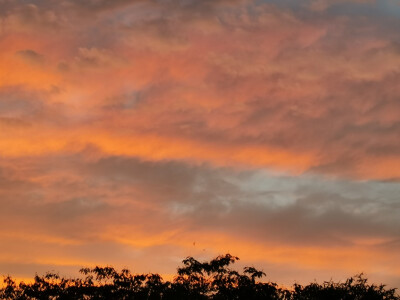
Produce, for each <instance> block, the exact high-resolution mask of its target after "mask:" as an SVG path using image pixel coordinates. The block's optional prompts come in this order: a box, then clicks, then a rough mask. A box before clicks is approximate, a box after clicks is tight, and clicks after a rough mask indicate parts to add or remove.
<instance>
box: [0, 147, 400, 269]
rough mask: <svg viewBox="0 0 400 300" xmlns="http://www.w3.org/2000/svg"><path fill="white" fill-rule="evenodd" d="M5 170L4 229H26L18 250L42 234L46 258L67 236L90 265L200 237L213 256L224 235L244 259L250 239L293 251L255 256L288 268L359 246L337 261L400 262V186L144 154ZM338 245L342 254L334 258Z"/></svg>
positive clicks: (56, 160)
mask: <svg viewBox="0 0 400 300" xmlns="http://www.w3.org/2000/svg"><path fill="white" fill-rule="evenodd" d="M99 155H100V156H99ZM1 166H2V168H1V170H2V172H1V174H2V176H1V177H0V181H1V182H2V183H3V184H4V187H6V186H7V188H1V189H0V191H1V199H2V200H1V202H2V203H1V205H2V211H1V218H0V219H1V223H2V224H3V225H2V228H3V230H2V231H1V234H2V235H7V234H12V236H15V237H14V238H12V237H11V236H9V237H8V238H7V239H8V240H9V247H14V246H12V245H15V247H17V246H16V245H18V244H16V243H17V239H18V240H21V241H23V240H27V239H28V240H30V239H34V241H30V242H29V243H34V245H35V246H34V247H35V249H38V251H40V250H39V249H42V246H40V243H41V241H43V243H45V244H46V245H48V246H46V247H50V248H49V251H51V250H50V249H53V250H52V251H55V252H54V253H53V254H52V255H51V256H50V257H53V259H47V260H46V259H45V256H43V255H40V256H39V258H38V259H37V260H35V262H36V263H37V262H41V263H46V264H48V263H50V262H51V261H52V263H55V261H56V260H55V258H56V257H63V256H64V255H66V252H65V251H66V250H64V249H63V248H59V247H60V244H65V245H67V246H63V247H64V248H65V247H67V248H70V250H69V251H72V253H70V254H69V255H67V256H66V257H67V258H66V259H67V260H68V257H70V258H71V260H72V261H74V262H73V263H74V264H79V263H80V262H83V261H85V260H86V261H88V262H89V261H90V262H94V260H93V258H92V259H89V258H88V256H87V253H96V256H95V257H97V261H100V262H102V261H105V260H106V259H108V260H109V261H107V263H114V260H113V258H112V257H111V256H109V255H108V254H107V253H105V252H102V251H100V252H99V251H97V250H96V247H97V246H96V245H97V244H98V243H103V244H104V247H106V248H108V247H111V248H113V249H114V248H115V249H116V250H115V251H117V252H119V251H122V252H124V253H125V251H127V250H124V249H132V250H131V251H138V253H141V254H140V255H139V254H138V255H139V256H142V255H144V253H146V252H147V251H148V250H149V249H151V248H153V247H172V245H175V246H176V248H175V250H172V249H171V250H169V252H168V253H170V254H171V255H172V254H173V255H175V256H176V257H179V255H182V253H185V251H187V250H185V249H189V248H190V245H192V242H193V241H196V243H197V244H198V245H199V247H202V248H201V249H203V248H204V249H207V251H208V252H207V253H208V254H209V255H213V254H215V253H218V252H219V251H221V247H222V244H220V243H219V242H217V241H223V244H224V246H223V249H224V251H228V250H229V249H230V250H229V251H234V250H235V251H237V252H238V255H239V254H240V255H241V256H243V255H245V256H246V255H250V252H251V251H250V250H249V249H248V248H246V247H245V246H243V247H239V246H238V241H242V242H241V244H243V245H257V247H256V248H257V249H259V250H257V251H267V252H268V251H272V249H282V251H283V252H282V255H279V254H278V253H275V254H274V252H273V251H272V252H271V256H270V257H269V258H267V257H264V258H263V259H261V256H259V255H258V254H254V255H255V256H254V257H253V258H252V259H259V260H262V261H264V262H265V263H272V264H277V266H280V265H281V264H284V260H285V258H284V253H285V255H290V256H292V257H293V260H296V259H298V260H299V261H298V262H294V261H292V260H290V261H292V263H293V268H300V267H304V264H306V263H307V264H309V266H311V267H312V268H315V269H316V270H318V269H323V268H331V267H333V265H332V264H331V263H329V262H328V261H329V259H332V258H333V257H335V256H337V255H339V254H338V253H340V251H343V253H351V252H352V251H355V249H358V250H357V251H359V254H358V257H357V259H355V261H354V262H353V263H352V262H351V261H348V260H347V259H346V260H345V261H343V262H342V263H341V264H339V265H338V262H336V261H335V264H337V266H340V267H339V269H340V270H341V271H340V272H343V270H348V269H356V268H358V267H360V266H363V268H364V271H371V272H372V271H373V268H374V267H376V266H377V264H380V265H381V267H384V266H386V264H387V262H383V261H382V259H380V258H375V259H372V260H371V258H372V257H373V255H374V253H376V251H379V253H381V254H382V255H385V256H386V257H388V259H389V258H390V260H391V264H398V263H399V262H398V261H397V260H396V256H395V254H394V253H392V250H393V247H396V246H395V245H396V244H393V243H395V241H396V240H397V239H398V236H399V234H400V232H399V231H398V229H397V228H399V226H398V225H399V224H397V223H398V220H399V216H398V211H399V209H398V203H397V195H398V192H399V191H398V189H399V186H398V184H397V183H382V182H381V183H380V182H353V181H343V180H341V181H340V180H339V181H332V180H324V179H321V178H318V177H315V176H314V177H313V176H301V177H292V176H286V175H278V174H270V173H266V172H265V171H262V170H260V171H249V170H248V171H244V170H241V171H239V170H234V169H230V168H217V169H216V168H214V167H211V166H207V165H197V166H196V165H191V164H184V163H182V162H177V161H160V162H151V161H141V160H139V159H136V158H127V157H108V156H104V155H102V154H101V153H97V154H96V152H93V150H88V151H87V152H85V153H81V154H74V155H67V156H62V155H54V156H51V157H42V158H40V159H38V158H35V159H33V158H31V159H28V158H24V159H22V158H17V159H13V160H12V161H6V160H3V161H1ZM6 224H8V225H7V226H6ZM5 228H12V229H10V230H11V232H10V230H5ZM27 228H29V229H27ZM17 237H18V238H17ZM388 243H392V247H391V248H388V247H387V246H386V245H387V244H388ZM249 247H250V246H249ZM332 247H334V248H336V249H340V251H339V250H338V251H339V252H337V253H336V254H335V253H334V252H331V251H330V250H329V249H331V248H332ZM7 249H11V248H7ZM7 249H3V250H2V251H3V252H2V253H3V255H5V254H6V253H10V252H7V251H8V250H7ZM72 249H73V250H72ZM201 249H200V252H201ZM262 249H264V250H262ZM267 249H270V250H267ZM306 249H309V250H306ZM317 249H319V250H317ZM390 249H392V250H390ZM113 251H114V250H113ZM274 251H275V250H274ZM306 251H316V253H319V254H318V256H319V257H320V258H321V259H322V260H324V261H325V262H324V263H323V264H319V263H318V262H315V261H314V262H313V261H312V260H310V258H307V259H306V258H305V255H306V254H305V253H306ZM320 251H322V252H320ZM324 251H327V252H326V254H323V253H324ZM19 252H20V251H18V252H17V253H19ZM45 253H47V252H45ZM16 255H17V254H15V255H14V256H13V257H14V259H16V257H17V256H16ZM21 255H22V254H21ZM46 255H47V254H46ZM340 255H344V256H345V255H347V254H340ZM29 257H31V256H29ZM123 257H126V256H123ZM379 257H381V256H379ZM295 258H296V259H295ZM303 258H304V259H306V260H305V261H304V263H300V261H301V259H303ZM110 259H111V261H110ZM247 259H248V258H247ZM115 263H122V261H121V260H115ZM170 266H171V267H172V266H173V265H172V263H171V265H170ZM173 267H175V266H173ZM167 269H168V268H167ZM172 271H173V270H171V269H169V271H168V272H172ZM340 272H339V271H338V273H337V274H339V273H340ZM341 274H343V273H341Z"/></svg>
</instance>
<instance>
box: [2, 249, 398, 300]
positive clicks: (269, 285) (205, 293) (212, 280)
mask: <svg viewBox="0 0 400 300" xmlns="http://www.w3.org/2000/svg"><path fill="white" fill-rule="evenodd" d="M238 259H239V258H238V257H235V256H232V255H230V254H225V255H222V256H218V257H216V258H215V259H213V260H211V261H209V262H199V261H197V260H196V259H194V258H193V257H187V258H186V259H184V260H183V266H181V267H179V268H178V269H177V275H176V276H175V278H174V280H172V282H170V281H164V280H163V279H162V277H161V276H160V275H158V274H132V273H131V272H130V271H129V270H126V269H123V270H121V271H120V272H118V271H117V270H115V269H114V268H112V267H109V266H107V267H95V268H83V269H81V270H80V273H81V274H82V275H83V276H82V277H81V278H62V277H60V276H59V275H58V274H55V273H47V274H45V275H44V276H41V277H40V276H38V275H36V276H35V277H34V282H33V283H29V284H27V283H24V282H21V283H20V284H18V285H17V284H16V282H15V281H14V280H13V279H12V278H11V277H10V276H6V277H4V287H3V288H1V289H0V299H20V300H28V299H29V300H34V299H40V300H42V299H59V300H63V299H135V300H136V299H137V300H141V299H146V300H173V299H174V300H179V299H194V300H196V299H199V300H202V299H215V300H228V299H229V300H231V299H232V300H234V299H246V300H253V299H254V300H255V299H282V300H324V299H327V300H331V299H332V300H333V299H334V300H400V297H399V296H398V295H396V291H395V289H386V288H385V286H384V285H375V284H371V285H370V284H368V281H367V279H366V278H364V276H363V274H360V275H356V276H354V277H351V278H349V279H347V280H346V281H345V282H342V283H340V282H338V283H335V282H333V281H329V282H324V283H323V284H318V283H310V284H309V285H306V286H302V285H300V284H295V285H294V286H293V288H292V289H284V288H280V287H278V285H277V284H276V283H273V282H261V281H259V280H260V279H261V278H262V277H264V276H265V273H264V272H263V271H260V270H258V269H256V268H254V267H245V268H244V269H243V272H242V273H239V272H238V271H235V270H232V269H231V268H230V265H231V264H233V263H234V262H235V261H237V260H238Z"/></svg>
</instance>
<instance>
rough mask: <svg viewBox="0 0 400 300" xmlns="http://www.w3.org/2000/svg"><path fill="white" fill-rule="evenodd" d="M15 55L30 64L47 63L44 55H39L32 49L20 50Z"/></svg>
mask: <svg viewBox="0 0 400 300" xmlns="http://www.w3.org/2000/svg"><path fill="white" fill-rule="evenodd" d="M15 54H16V55H17V56H19V57H21V58H22V59H24V60H25V61H27V62H29V63H33V64H37V65H43V64H44V62H45V59H44V56H43V55H42V54H39V53H37V52H35V51H33V50H31V49H27V50H20V51H17V52H16V53H15Z"/></svg>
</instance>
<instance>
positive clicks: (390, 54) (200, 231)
mask: <svg viewBox="0 0 400 300" xmlns="http://www.w3.org/2000/svg"><path fill="white" fill-rule="evenodd" d="M0 5H1V9H0V14H1V18H2V29H1V39H0V49H1V50H0V52H1V55H0V155H1V158H0V199H1V200H0V204H1V207H2V210H1V211H0V216H1V218H0V223H1V225H2V226H1V228H3V229H2V230H1V231H0V235H1V236H2V237H3V238H4V241H5V242H4V243H5V244H6V245H7V247H6V248H4V249H2V250H0V262H1V263H2V264H3V265H5V262H6V261H10V263H11V264H12V265H13V266H15V267H16V268H19V267H18V266H20V267H21V259H23V258H24V259H26V260H27V262H26V268H27V270H31V269H32V266H35V267H36V266H38V265H43V266H59V265H73V266H75V265H80V264H84V263H105V264H107V263H116V264H123V263H124V261H129V262H128V263H130V261H138V262H139V264H140V267H141V268H144V269H143V270H144V271H147V270H145V268H146V263H148V262H149V261H154V256H157V257H158V258H157V259H159V261H160V262H162V261H163V260H164V259H165V261H166V262H167V263H166V265H165V267H164V265H163V266H162V268H163V269H162V271H163V272H164V271H165V272H166V273H168V272H169V273H171V272H173V271H174V269H172V268H175V266H176V265H177V263H178V262H179V260H180V259H181V258H182V257H185V256H187V255H192V254H193V255H199V257H204V258H207V257H210V256H213V255H214V254H217V253H220V252H221V251H222V252H227V251H231V252H232V253H233V254H235V255H238V256H241V257H242V258H243V259H244V260H245V261H246V262H255V263H256V262H261V263H262V264H263V266H266V267H267V266H268V267H271V268H273V270H271V272H276V274H281V273H282V272H280V271H279V270H282V268H283V269H284V270H287V271H288V274H298V272H301V271H302V272H303V271H304V272H305V274H308V275H307V276H309V278H310V280H313V278H314V277H312V276H314V275H311V273H312V272H311V271H315V272H318V274H328V275H327V276H331V275H332V274H331V272H330V270H333V271H332V272H334V273H335V275H337V276H348V275H351V274H352V273H353V272H354V273H355V272H358V271H362V269H364V271H370V272H372V273H373V276H375V277H374V278H382V276H383V277H384V278H385V279H388V280H391V282H395V281H396V280H397V279H398V278H399V274H398V272H397V271H394V268H393V267H394V266H398V265H399V261H398V258H397V256H396V253H395V251H394V250H398V239H399V234H400V232H399V230H398V229H397V228H399V224H398V223H399V222H398V220H399V215H398V211H399V207H398V200H397V198H398V197H397V195H398V194H399V183H398V180H399V178H400V173H399V170H400V168H399V167H397V166H398V165H399V163H400V159H399V155H398V154H399V143H398V133H399V129H400V128H399V126H400V125H399V119H400V115H399V112H400V107H399V101H398V98H399V95H400V89H399V87H398V84H397V83H398V82H399V70H398V67H397V65H398V63H399V62H400V61H399V59H400V55H399V54H400V52H399V45H398V42H397V39H398V32H397V30H396V28H398V27H399V26H398V25H399V24H398V19H396V18H393V17H390V18H382V15H385V14H386V12H385V10H384V9H383V8H382V7H380V6H379V13H378V12H377V13H373V9H374V8H376V5H377V4H375V3H369V2H368V3H364V2H360V1H351V3H350V2H349V3H344V2H342V1H340V0H339V1H331V2H329V1H328V2H327V1H305V2H302V3H295V4H294V2H293V1H291V2H288V1H279V2H278V1H222V0H221V1H125V0H121V1H85V2H82V1H63V2H54V1H47V0H41V1H36V2H35V3H31V2H29V1H28V2H26V1H7V0H2V1H0ZM349 7H350V8H351V9H350V10H347V9H344V8H349ZM350 15H351V17H349V16H350ZM6 228H11V229H10V230H5V229H6ZM194 241H196V245H198V247H193V242H194ZM23 245H25V246H23ZM26 245H29V247H27V246H26ZM100 247H103V248H104V249H103V250H101V249H100ZM28 248H29V251H31V252H30V253H28V252H27V251H28ZM32 249H33V250H32ZM203 249H204V251H203ZM112 253H117V255H112ZM160 253H161V254H160ZM117 256H118V257H117ZM110 259H113V261H109V260H110ZM11 267H12V266H10V265H8V267H7V268H11ZM153 267H154V268H155V267H156V266H155V265H151V266H150V267H148V268H153ZM157 267H158V266H157ZM21 268H23V267H21ZM65 268H66V269H65V270H67V271H68V272H69V270H70V269H69V268H67V267H65ZM154 271H156V272H158V271H159V270H158V269H155V270H154ZM349 272H351V274H349ZM396 272H397V273H396ZM378 273H380V274H383V275H379V274H378ZM25 275H26V274H25ZM25 275H24V274H22V273H21V276H25ZM379 276H381V277H379ZM282 278H283V277H282ZM285 278H286V279H285V280H288V281H286V282H287V283H288V284H290V283H292V282H291V281H290V280H293V278H292V279H288V277H285ZM325 279H329V277H328V278H325Z"/></svg>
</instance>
